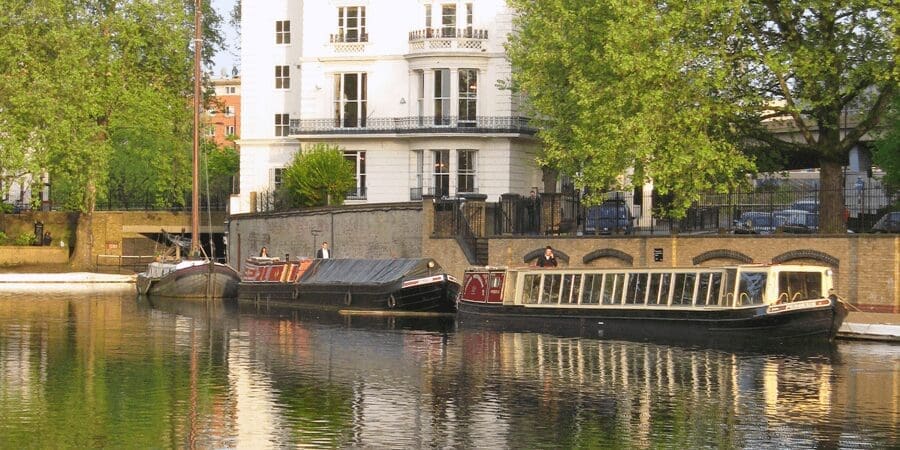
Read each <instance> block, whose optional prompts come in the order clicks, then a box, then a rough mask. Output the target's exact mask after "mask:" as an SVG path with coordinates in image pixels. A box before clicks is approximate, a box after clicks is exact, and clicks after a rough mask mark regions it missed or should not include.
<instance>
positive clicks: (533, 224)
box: [525, 191, 541, 234]
mask: <svg viewBox="0 0 900 450" xmlns="http://www.w3.org/2000/svg"><path fill="white" fill-rule="evenodd" d="M525 210H526V213H527V214H526V219H527V221H528V223H526V224H525V228H526V230H525V231H526V232H527V233H529V234H537V232H538V228H539V222H540V215H541V199H540V197H538V196H537V194H535V192H534V191H531V194H529V195H528V198H527V199H525Z"/></svg>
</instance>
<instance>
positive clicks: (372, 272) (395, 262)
mask: <svg viewBox="0 0 900 450" xmlns="http://www.w3.org/2000/svg"><path fill="white" fill-rule="evenodd" d="M429 263H431V264H432V267H430V268H429V267H428V264H429ZM439 273H443V269H441V267H440V266H439V265H438V264H437V263H436V262H435V261H434V260H433V259H428V258H415V259H317V260H316V261H315V262H314V263H313V264H312V265H311V266H310V268H309V269H307V271H306V273H304V274H303V276H302V277H301V278H300V280H299V282H300V285H301V286H303V287H304V288H307V289H310V290H320V289H322V290H335V289H339V288H343V289H344V290H348V291H350V290H352V291H360V290H361V289H365V290H367V291H370V292H371V293H373V294H375V293H378V292H385V291H390V290H394V289H398V288H399V287H400V284H401V283H402V282H403V280H405V279H410V278H419V277H425V276H428V275H436V274H439Z"/></svg>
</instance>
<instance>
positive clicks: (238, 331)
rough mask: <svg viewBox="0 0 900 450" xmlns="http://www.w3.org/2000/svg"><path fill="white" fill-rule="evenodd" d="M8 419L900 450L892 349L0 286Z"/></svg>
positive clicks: (108, 443)
mask: <svg viewBox="0 0 900 450" xmlns="http://www.w3.org/2000/svg"><path fill="white" fill-rule="evenodd" d="M463 325H464V324H463ZM0 418H2V419H0V447H2V448H67V447H77V448H104V447H105V448H172V447H177V448H253V449H256V448H282V447H308V448H332V447H365V448H437V447H439V448H492V449H493V448H571V447H578V448H661V447H662V448H754V449H756V448H779V449H780V448H820V447H821V448H891V447H893V448H897V447H898V446H900V431H898V422H900V421H898V418H900V346H898V345H892V344H885V343H865V342H850V341H841V342H838V343H837V344H836V345H834V346H824V347H816V348H790V347H783V348H778V349H774V350H772V351H769V352H760V351H752V352H748V351H735V350H723V349H710V348H694V347H683V346H670V345H662V344H650V343H635V342H624V341H603V340H591V339H570V338H560V337H555V336H549V335H541V334H521V333H507V332H502V331H498V330H484V329H466V328H465V327H464V326H462V325H460V324H458V323H456V322H455V321H454V319H453V318H452V317H449V318H442V319H422V318H410V317H384V316H347V315H338V314H325V313H321V312H309V311H302V310H275V309H269V308H266V307H265V306H264V305H259V306H257V305H236V304H230V303H221V302H216V303H211V304H204V303H202V302H200V303H187V302H175V301H168V302H162V301H159V300H146V299H135V298H134V296H132V295H124V296H97V295H76V294H57V295H51V294H29V295H4V294H0Z"/></svg>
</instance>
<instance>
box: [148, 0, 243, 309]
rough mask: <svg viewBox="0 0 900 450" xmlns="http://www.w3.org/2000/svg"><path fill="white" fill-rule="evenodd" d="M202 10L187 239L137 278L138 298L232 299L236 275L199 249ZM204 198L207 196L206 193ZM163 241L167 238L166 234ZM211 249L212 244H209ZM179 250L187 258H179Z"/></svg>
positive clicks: (197, 17)
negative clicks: (184, 250)
mask: <svg viewBox="0 0 900 450" xmlns="http://www.w3.org/2000/svg"><path fill="white" fill-rule="evenodd" d="M201 19H202V9H201V8H200V2H199V0H197V2H196V4H195V5H194V97H193V102H192V103H193V115H194V128H193V135H194V144H193V152H192V157H191V160H192V185H191V239H190V240H184V239H181V238H174V239H173V238H170V240H171V241H172V244H173V246H172V247H171V248H170V249H169V253H167V254H166V255H163V256H162V257H161V260H160V261H155V262H152V263H150V265H149V266H148V267H147V270H146V271H145V272H141V273H139V274H138V277H137V290H138V294H143V295H151V296H159V297H171V298H182V299H197V298H206V299H209V298H233V297H234V296H235V295H236V293H237V285H238V282H239V281H240V274H238V272H237V271H236V270H234V269H232V268H231V267H230V266H228V265H226V264H221V263H217V262H214V261H213V260H212V259H211V258H209V257H208V256H207V255H206V254H205V252H204V250H203V248H202V246H201V245H200V127H201V125H202V124H201V123H200V107H201V90H200V84H201V79H202V77H201V72H200V60H201V58H200V52H201V49H202V48H203V46H202V45H200V44H201V43H202V39H201V38H202V30H201V23H202V20H201ZM207 195H208V193H207ZM166 236H167V237H169V236H168V234H166ZM210 246H211V247H212V244H210ZM182 247H185V248H189V249H190V250H189V253H188V254H189V255H191V256H192V257H191V258H187V259H184V258H182V257H181V249H182Z"/></svg>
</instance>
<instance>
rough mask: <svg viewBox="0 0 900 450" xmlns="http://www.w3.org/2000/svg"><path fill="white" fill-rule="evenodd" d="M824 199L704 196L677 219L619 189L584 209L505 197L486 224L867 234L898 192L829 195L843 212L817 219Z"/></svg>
mask: <svg viewBox="0 0 900 450" xmlns="http://www.w3.org/2000/svg"><path fill="white" fill-rule="evenodd" d="M821 195H822V193H821V192H820V191H819V190H818V189H816V188H815V186H812V187H802V186H801V187H780V188H778V187H775V188H763V189H748V190H740V191H735V192H731V193H727V194H706V195H703V196H701V198H700V199H699V200H698V201H697V202H695V203H694V204H693V205H692V206H691V207H690V208H689V209H688V210H687V213H686V215H685V217H683V218H680V219H671V218H668V217H666V216H665V215H664V213H663V212H662V211H664V210H665V206H666V202H667V199H666V198H664V197H662V196H658V195H653V196H651V198H650V199H649V201H648V199H644V198H641V197H639V196H635V195H634V194H633V193H630V192H620V193H616V194H614V195H612V196H610V197H609V200H607V201H606V202H604V203H603V204H602V205H595V206H591V207H585V206H583V205H582V204H581V202H580V198H579V196H578V195H577V193H574V194H573V193H570V194H557V195H546V194H545V195H543V196H539V197H538V199H537V200H533V199H530V198H529V197H527V196H518V195H504V196H501V198H500V201H498V202H496V203H488V204H486V206H485V210H486V212H487V215H488V217H489V224H490V226H488V227H487V228H486V229H485V230H486V231H485V232H486V234H487V235H496V236H499V235H570V236H584V235H604V234H609V235H623V234H644V235H646V234H659V235H665V234H674V233H678V234H713V233H736V234H768V233H818V232H819V225H820V224H825V223H829V221H835V223H844V224H846V226H847V229H848V230H849V231H851V232H855V233H867V232H872V231H884V230H873V226H874V225H875V224H876V223H877V222H878V220H879V219H880V218H881V217H883V216H884V215H885V214H887V213H888V212H890V211H897V210H898V209H900V208H898V196H897V194H896V193H892V192H889V191H887V190H885V189H884V188H882V187H881V186H880V185H877V184H875V185H871V186H854V187H852V188H847V189H843V190H841V191H839V192H834V193H833V195H840V196H842V198H843V204H844V207H843V208H842V210H841V211H840V212H838V214H837V215H835V216H834V217H822V216H821V214H820V210H819V203H820V202H819V200H820V196H821ZM827 195H832V193H827ZM651 205H652V206H651ZM888 231H890V230H888Z"/></svg>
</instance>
